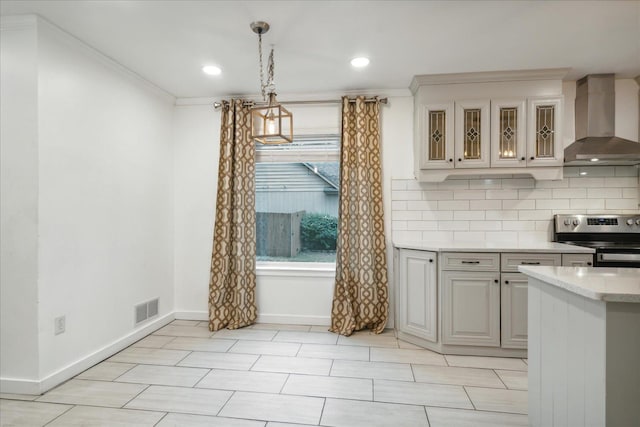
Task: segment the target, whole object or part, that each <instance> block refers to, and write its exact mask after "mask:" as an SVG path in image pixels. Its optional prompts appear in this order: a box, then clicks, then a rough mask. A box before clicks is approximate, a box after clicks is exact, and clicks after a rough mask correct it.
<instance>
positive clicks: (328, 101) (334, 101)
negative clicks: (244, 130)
mask: <svg viewBox="0 0 640 427" xmlns="http://www.w3.org/2000/svg"><path fill="white" fill-rule="evenodd" d="M376 101H377V102H379V103H380V104H387V102H388V100H387V98H365V100H364V102H376ZM227 102H229V101H220V102H214V103H213V108H215V109H216V110H217V109H218V108H220V107H222V105H223V104H225V103H227ZM349 102H356V100H355V99H350V100H349ZM280 104H284V105H318V104H342V100H341V99H324V100H319V101H280ZM244 105H245V106H254V105H267V103H266V102H254V101H245V102H244Z"/></svg>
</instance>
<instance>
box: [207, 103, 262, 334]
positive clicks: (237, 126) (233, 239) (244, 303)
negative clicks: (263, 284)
mask: <svg viewBox="0 0 640 427" xmlns="http://www.w3.org/2000/svg"><path fill="white" fill-rule="evenodd" d="M221 121H222V125H221V128H220V166H219V169H218V193H217V198H216V221H215V228H214V235H213V253H212V255H211V275H210V279H209V329H210V330H212V331H217V330H219V329H222V328H228V329H237V328H241V327H243V326H248V325H250V324H252V323H254V322H255V320H256V315H257V310H256V296H255V288H256V213H255V212H256V211H255V150H254V146H253V141H252V140H251V137H250V134H251V114H250V108H249V107H248V106H245V105H244V103H243V101H242V100H239V99H236V100H233V99H232V100H231V102H230V103H223V107H222V120H221Z"/></svg>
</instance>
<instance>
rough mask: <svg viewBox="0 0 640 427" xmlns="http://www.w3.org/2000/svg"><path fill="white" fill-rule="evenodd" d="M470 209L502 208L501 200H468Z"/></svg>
mask: <svg viewBox="0 0 640 427" xmlns="http://www.w3.org/2000/svg"><path fill="white" fill-rule="evenodd" d="M469 209H471V210H478V211H480V210H499V209H502V200H470V201H469Z"/></svg>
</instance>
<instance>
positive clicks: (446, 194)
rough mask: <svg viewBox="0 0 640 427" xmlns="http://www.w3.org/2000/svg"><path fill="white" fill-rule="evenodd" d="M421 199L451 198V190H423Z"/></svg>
mask: <svg viewBox="0 0 640 427" xmlns="http://www.w3.org/2000/svg"><path fill="white" fill-rule="evenodd" d="M422 200H453V191H446V190H429V191H423V192H422Z"/></svg>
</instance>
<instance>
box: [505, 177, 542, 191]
mask: <svg viewBox="0 0 640 427" xmlns="http://www.w3.org/2000/svg"><path fill="white" fill-rule="evenodd" d="M534 187H535V181H534V179H533V178H517V179H516V178H513V179H503V180H502V188H504V189H509V188H516V189H520V188H534Z"/></svg>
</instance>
